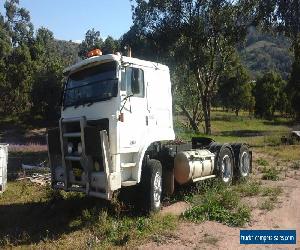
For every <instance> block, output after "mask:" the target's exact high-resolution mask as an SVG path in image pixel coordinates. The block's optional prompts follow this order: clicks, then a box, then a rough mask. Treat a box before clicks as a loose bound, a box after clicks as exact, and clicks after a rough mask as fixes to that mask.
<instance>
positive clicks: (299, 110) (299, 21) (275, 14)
mask: <svg viewBox="0 0 300 250" xmlns="http://www.w3.org/2000/svg"><path fill="white" fill-rule="evenodd" d="M257 9H258V11H257V20H258V21H262V23H263V24H264V25H265V26H267V27H269V26H273V27H274V28H275V29H276V30H277V31H278V32H281V33H283V34H285V36H287V37H289V38H290V39H291V41H292V48H293V52H294V63H293V66H292V73H291V78H290V81H289V84H288V89H289V92H290V93H291V95H290V100H291V104H292V107H293V109H294V111H295V113H296V116H297V118H298V119H299V120H300V105H299V104H300V101H299V97H300V76H299V71H298V70H299V65H300V18H299V17H300V1H299V0H289V1H287V0H261V1H259V5H258V8H257Z"/></svg>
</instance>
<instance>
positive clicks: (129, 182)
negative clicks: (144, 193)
mask: <svg viewBox="0 0 300 250" xmlns="http://www.w3.org/2000/svg"><path fill="white" fill-rule="evenodd" d="M136 184H137V181H135V180H127V181H122V186H123V187H130V186H134V185H136Z"/></svg>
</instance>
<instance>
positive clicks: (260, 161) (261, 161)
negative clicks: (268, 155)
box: [256, 158, 269, 166]
mask: <svg viewBox="0 0 300 250" xmlns="http://www.w3.org/2000/svg"><path fill="white" fill-rule="evenodd" d="M256 163H257V164H258V165H259V166H269V162H268V161H267V160H265V159H263V158H258V159H257V160H256Z"/></svg>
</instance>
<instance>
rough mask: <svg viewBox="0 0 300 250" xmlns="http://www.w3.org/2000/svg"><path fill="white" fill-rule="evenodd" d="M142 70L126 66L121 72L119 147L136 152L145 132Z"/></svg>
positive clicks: (145, 105)
mask: <svg viewBox="0 0 300 250" xmlns="http://www.w3.org/2000/svg"><path fill="white" fill-rule="evenodd" d="M146 111H147V103H146V98H145V83H144V71H143V69H141V68H137V67H126V68H124V69H122V74H121V117H122V118H121V119H123V122H120V136H119V138H120V148H121V151H125V152H138V150H139V148H140V146H141V145H143V139H144V137H145V134H146V122H147V121H146Z"/></svg>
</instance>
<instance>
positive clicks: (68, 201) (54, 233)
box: [0, 189, 144, 246]
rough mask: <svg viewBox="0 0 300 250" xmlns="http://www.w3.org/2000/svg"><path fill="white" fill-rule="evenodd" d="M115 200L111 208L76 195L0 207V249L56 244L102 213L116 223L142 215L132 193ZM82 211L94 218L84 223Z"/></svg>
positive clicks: (94, 221)
mask: <svg viewBox="0 0 300 250" xmlns="http://www.w3.org/2000/svg"><path fill="white" fill-rule="evenodd" d="M119 200H120V201H119V202H118V203H117V204H114V202H109V201H106V200H102V199H97V198H92V197H86V196H83V195H79V194H74V195H72V196H71V197H69V198H64V197H63V196H62V195H61V194H60V193H55V195H53V197H52V198H51V199H50V200H48V201H40V202H28V203H15V204H9V205H0V246H1V245H2V246H9V245H14V246H15V245H18V246H22V245H28V244H37V243H39V242H41V241H45V240H57V239H59V238H60V237H61V236H62V235H63V234H69V233H72V232H74V231H77V230H80V229H83V228H88V227H89V226H92V225H93V224H95V223H97V222H98V216H99V214H100V213H101V212H104V211H105V212H107V213H108V215H109V216H115V217H118V218H119V219H122V217H124V216H126V217H136V216H139V215H144V213H143V211H142V209H140V206H141V204H140V202H138V201H136V195H135V190H132V189H125V190H123V192H122V193H120V194H119ZM85 210H88V211H90V212H91V211H92V213H93V216H94V217H93V218H92V219H89V220H88V222H87V221H85V219H84V218H83V214H84V211H85ZM78 221H79V223H78ZM74 222H75V223H74Z"/></svg>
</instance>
